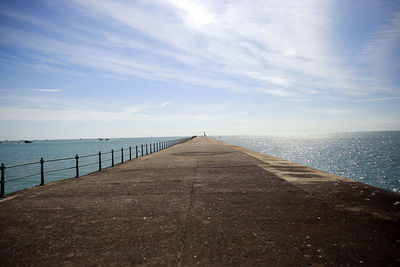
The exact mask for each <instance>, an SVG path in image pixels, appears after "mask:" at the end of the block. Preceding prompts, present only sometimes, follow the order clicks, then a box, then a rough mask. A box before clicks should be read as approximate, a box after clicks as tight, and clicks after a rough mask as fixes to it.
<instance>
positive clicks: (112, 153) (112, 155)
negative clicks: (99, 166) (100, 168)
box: [111, 149, 114, 167]
mask: <svg viewBox="0 0 400 267" xmlns="http://www.w3.org/2000/svg"><path fill="white" fill-rule="evenodd" d="M111 167H114V149H111Z"/></svg>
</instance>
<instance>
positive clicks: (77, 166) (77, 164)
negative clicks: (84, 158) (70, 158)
mask: <svg viewBox="0 0 400 267" xmlns="http://www.w3.org/2000/svg"><path fill="white" fill-rule="evenodd" d="M75 168H76V175H75V178H78V177H79V156H78V154H76V155H75Z"/></svg>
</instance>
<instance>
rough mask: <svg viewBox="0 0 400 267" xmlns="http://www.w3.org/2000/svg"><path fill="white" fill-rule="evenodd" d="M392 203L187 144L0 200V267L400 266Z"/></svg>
mask: <svg viewBox="0 0 400 267" xmlns="http://www.w3.org/2000/svg"><path fill="white" fill-rule="evenodd" d="M399 222H400V195H397V194H394V193H391V192H388V191H385V190H383V189H378V188H375V187H372V186H368V185H365V184H362V183H359V182H355V181H352V180H348V179H346V178H343V177H338V176H334V175H330V174H327V173H323V172H320V171H317V170H314V169H311V168H308V167H305V166H302V165H298V164H295V163H291V162H288V161H284V160H281V159H277V158H274V157H270V156H267V155H263V154H260V153H256V152H253V151H250V150H247V149H244V148H240V147H237V146H233V145H229V144H226V143H223V142H220V141H217V140H215V139H212V138H208V137H207V138H195V139H192V140H190V141H188V142H185V143H182V144H179V145H176V146H174V147H171V148H169V149H166V150H163V151H160V152H157V153H154V154H151V155H148V156H144V157H142V158H139V159H135V160H132V161H129V162H126V163H124V164H121V165H118V166H116V167H114V168H108V169H105V170H103V171H102V172H98V173H93V174H90V175H86V176H82V177H79V178H76V179H69V180H64V181H60V182H56V183H53V184H49V185H45V186H42V187H38V188H35V189H32V190H27V191H24V192H20V193H18V194H14V195H10V196H7V197H6V198H5V199H2V200H1V201H0V259H1V263H0V264H1V265H2V266H7V265H8V266H10V265H11V266H14V265H22V266H27V265H34V266H58V265H85V266H86V265H88V266H92V265H101V266H109V265H115V266H128V265H168V266H193V265H203V266H209V265H213V266H222V265H230V266H237V265H242V266H250V265H252V266H357V265H364V266H399V265H400V227H399Z"/></svg>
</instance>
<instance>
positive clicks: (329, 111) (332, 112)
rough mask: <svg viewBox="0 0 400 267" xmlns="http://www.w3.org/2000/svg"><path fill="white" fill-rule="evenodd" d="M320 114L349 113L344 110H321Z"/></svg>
mask: <svg viewBox="0 0 400 267" xmlns="http://www.w3.org/2000/svg"><path fill="white" fill-rule="evenodd" d="M320 112H321V113H323V114H326V115H346V114H349V113H350V111H348V110H345V109H321V110H320Z"/></svg>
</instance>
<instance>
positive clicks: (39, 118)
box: [0, 0, 400, 140]
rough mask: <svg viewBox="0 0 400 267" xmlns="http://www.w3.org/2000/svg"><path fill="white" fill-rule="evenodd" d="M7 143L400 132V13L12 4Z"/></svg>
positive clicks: (374, 6)
mask: <svg viewBox="0 0 400 267" xmlns="http://www.w3.org/2000/svg"><path fill="white" fill-rule="evenodd" d="M0 33H1V38H0V128H1V130H0V140H1V139H58V138H90V137H136V136H167V135H169V136H170V135H192V134H200V133H202V132H203V131H205V132H207V133H208V134H209V135H225V134H256V135H269V134H304V133H331V132H343V131H370V130H400V2H399V1H396V0H394V1H389V0H388V1H380V0H375V1H370V0H360V1H355V0H346V1H345V0H342V1H321V0H318V1H313V0H312V1H291V0H279V1H267V0H263V1H255V0H254V1H228V0H222V1H187V0H170V1H169V0H164V1H162V0H143V1H116V0H114V1H101V0H96V1H94V0H85V1H81V0H71V1H69V0H63V1H57V0H48V1H47V0H43V1H1V2H0Z"/></svg>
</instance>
